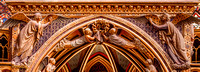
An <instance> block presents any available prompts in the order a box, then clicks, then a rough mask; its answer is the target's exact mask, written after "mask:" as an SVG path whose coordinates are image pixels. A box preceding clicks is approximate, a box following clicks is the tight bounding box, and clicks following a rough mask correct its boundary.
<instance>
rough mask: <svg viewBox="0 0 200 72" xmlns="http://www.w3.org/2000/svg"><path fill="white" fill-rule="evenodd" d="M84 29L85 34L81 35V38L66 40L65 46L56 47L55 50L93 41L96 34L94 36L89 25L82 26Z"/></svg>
mask: <svg viewBox="0 0 200 72" xmlns="http://www.w3.org/2000/svg"><path fill="white" fill-rule="evenodd" d="M82 30H83V33H84V36H81V37H80V38H78V39H75V40H72V41H69V40H65V41H64V45H63V47H59V48H56V49H55V51H60V50H62V49H64V48H74V47H79V46H81V45H83V44H85V43H87V42H91V41H93V40H94V39H95V38H96V36H94V37H92V31H91V29H90V28H88V26H87V27H84V28H82Z"/></svg>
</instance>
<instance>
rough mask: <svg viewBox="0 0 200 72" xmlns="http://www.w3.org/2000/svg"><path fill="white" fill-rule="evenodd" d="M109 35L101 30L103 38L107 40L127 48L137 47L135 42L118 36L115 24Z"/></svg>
mask: <svg viewBox="0 0 200 72" xmlns="http://www.w3.org/2000/svg"><path fill="white" fill-rule="evenodd" d="M108 33H109V36H106V35H105V34H104V32H101V34H102V36H103V38H104V39H105V40H108V41H109V42H110V43H112V44H115V45H118V46H121V47H123V48H126V49H136V46H135V45H134V43H133V42H129V41H127V40H125V39H123V38H121V37H120V36H117V35H116V34H117V28H116V27H115V26H114V27H113V28H111V29H110V30H109V31H108Z"/></svg>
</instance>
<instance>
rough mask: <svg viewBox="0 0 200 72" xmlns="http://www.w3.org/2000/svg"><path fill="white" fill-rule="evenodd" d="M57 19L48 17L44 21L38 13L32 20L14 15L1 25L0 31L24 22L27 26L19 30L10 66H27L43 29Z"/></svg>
mask: <svg viewBox="0 0 200 72" xmlns="http://www.w3.org/2000/svg"><path fill="white" fill-rule="evenodd" d="M52 17H54V20H55V19H56V18H57V17H58V16H56V15H48V16H47V17H46V18H45V19H43V20H41V19H42V16H41V14H40V13H35V15H34V20H31V19H30V18H28V17H27V16H26V15H25V14H24V13H21V12H20V13H17V14H14V15H13V16H12V17H10V19H8V20H7V21H6V22H5V23H4V24H3V25H1V26H0V28H1V29H3V28H8V27H13V26H15V25H18V24H20V23H21V22H26V23H27V24H26V25H25V26H24V27H23V28H22V29H21V31H20V32H19V35H18V39H17V41H16V44H15V48H14V50H15V51H14V54H15V56H14V58H13V60H12V64H14V65H27V63H28V59H29V57H30V56H31V55H32V50H33V47H34V45H35V44H36V42H37V41H38V40H39V39H40V37H41V36H42V31H43V29H44V27H46V26H47V25H49V24H51V22H52V21H53V18H52Z"/></svg>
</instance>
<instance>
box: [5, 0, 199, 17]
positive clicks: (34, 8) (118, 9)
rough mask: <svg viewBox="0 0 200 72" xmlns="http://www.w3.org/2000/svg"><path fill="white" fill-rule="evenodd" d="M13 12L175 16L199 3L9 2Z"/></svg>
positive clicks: (189, 12) (72, 14)
mask: <svg viewBox="0 0 200 72" xmlns="http://www.w3.org/2000/svg"><path fill="white" fill-rule="evenodd" d="M7 4H8V7H9V8H10V10H11V12H12V13H13V14H14V13H17V12H24V13H25V14H26V15H28V16H33V15H34V13H36V12H40V13H42V14H43V15H46V14H49V13H55V14H59V15H63V16H66V17H83V16H87V15H91V14H112V15H115V16H120V17H132V16H134V17H135V16H136V17H137V16H143V15H146V14H152V13H154V14H161V13H163V12H166V13H169V14H170V15H172V16H175V14H177V13H187V14H192V13H193V12H194V10H195V8H196V6H197V5H198V3H156V2H154V3H134V2H132V3H131V2H129V3H128V2H125V3H95V2H94V3H77V2H75V3H70V2H66V3H65V2H54V3H52V2H45V3H40V2H37V3H36V2H25V3H22V2H7Z"/></svg>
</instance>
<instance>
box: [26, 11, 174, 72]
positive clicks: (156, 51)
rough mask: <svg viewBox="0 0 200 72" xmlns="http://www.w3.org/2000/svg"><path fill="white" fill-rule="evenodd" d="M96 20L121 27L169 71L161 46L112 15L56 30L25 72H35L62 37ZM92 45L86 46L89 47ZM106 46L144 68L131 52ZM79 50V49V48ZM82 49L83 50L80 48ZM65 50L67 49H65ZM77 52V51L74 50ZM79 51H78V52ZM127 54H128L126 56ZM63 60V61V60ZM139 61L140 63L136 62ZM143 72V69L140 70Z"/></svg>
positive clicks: (89, 17) (73, 23) (75, 23)
mask: <svg viewBox="0 0 200 72" xmlns="http://www.w3.org/2000/svg"><path fill="white" fill-rule="evenodd" d="M98 19H104V20H106V21H108V22H110V23H111V24H114V25H116V26H119V27H121V28H122V29H124V30H126V31H127V32H129V33H130V34H132V35H134V36H135V37H136V38H138V39H140V40H141V41H142V43H143V44H144V45H145V46H146V49H147V50H148V52H149V53H150V55H153V56H154V57H155V58H157V59H158V61H159V62H160V64H161V67H162V68H163V71H164V72H169V71H171V68H170V65H169V63H168V61H167V59H166V57H165V55H164V54H163V50H162V48H161V46H160V45H159V44H158V43H157V42H156V41H155V40H154V39H152V38H151V37H150V36H149V35H148V34H147V33H146V32H144V31H143V30H142V29H140V28H139V27H137V26H136V25H134V24H133V23H131V22H129V21H127V20H125V19H123V18H120V17H116V16H112V15H91V16H87V17H83V18H80V19H78V20H76V21H73V22H71V23H69V24H67V25H66V26H64V27H63V28H61V29H60V30H58V31H57V32H56V33H55V34H54V35H52V36H51V37H50V38H49V39H48V40H47V41H46V42H45V43H44V44H43V45H42V46H41V47H40V48H39V50H38V51H37V52H36V53H35V54H34V58H33V60H32V62H31V63H30V67H29V68H28V69H27V71H32V72H35V71H37V67H38V65H39V64H40V62H41V61H42V60H43V58H44V57H45V56H47V55H50V53H51V52H52V51H53V49H54V46H55V45H56V44H57V43H59V42H60V41H61V40H62V39H63V38H64V37H66V36H67V35H68V34H69V33H70V32H72V31H75V30H77V29H79V28H81V27H83V26H86V25H87V24H91V23H93V22H94V21H96V20H98ZM91 45H92V44H88V46H91ZM107 45H108V46H111V47H113V49H116V50H117V51H118V52H120V53H121V54H123V56H125V57H126V58H128V60H129V61H130V62H131V63H132V64H136V66H138V65H142V66H141V67H139V68H144V63H143V62H144V60H142V59H137V58H136V57H134V55H135V54H134V52H131V50H125V49H120V48H117V47H114V46H112V45H109V44H107ZM79 49H80V50H81V47H80V48H79ZM82 49H83V48H82ZM66 50H67V49H66ZM74 50H77V51H78V49H74ZM80 50H79V51H80ZM126 53H128V54H126ZM75 54H77V52H75V51H74V53H73V54H72V55H69V56H68V59H70V58H71V57H73V56H74V55H75ZM63 60H65V59H63ZM138 60H141V61H138ZM141 70H142V71H144V69H141Z"/></svg>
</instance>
